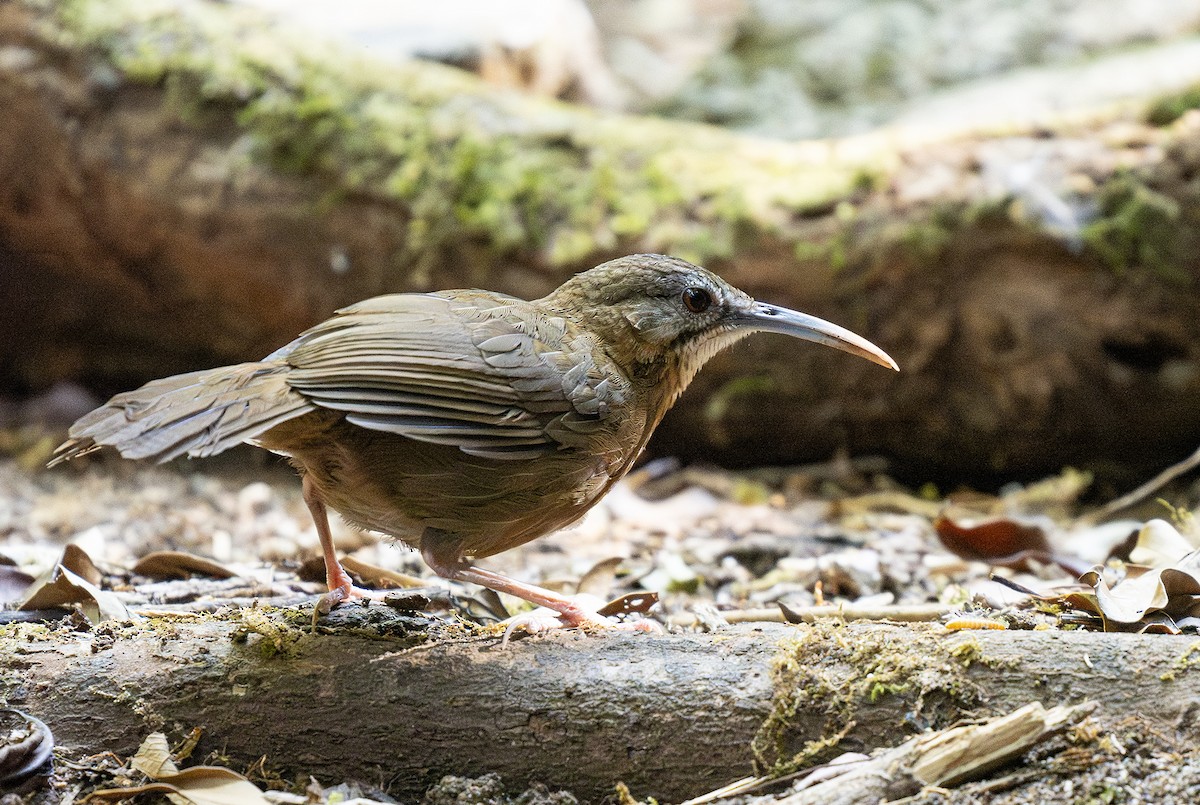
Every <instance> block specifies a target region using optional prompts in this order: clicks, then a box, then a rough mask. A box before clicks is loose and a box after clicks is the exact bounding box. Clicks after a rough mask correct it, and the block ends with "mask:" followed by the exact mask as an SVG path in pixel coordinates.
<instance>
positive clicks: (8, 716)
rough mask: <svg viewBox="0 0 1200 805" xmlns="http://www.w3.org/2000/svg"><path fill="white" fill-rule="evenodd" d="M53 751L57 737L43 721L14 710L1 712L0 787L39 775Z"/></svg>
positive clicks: (6, 709) (7, 709) (8, 709)
mask: <svg viewBox="0 0 1200 805" xmlns="http://www.w3.org/2000/svg"><path fill="white" fill-rule="evenodd" d="M53 750H54V736H53V735H51V734H50V728H49V727H47V726H46V725H45V724H44V723H43V722H42V721H41V720H40V719H36V718H34V717H33V716H31V715H26V714H25V713H22V712H21V711H20V710H16V709H13V708H11V707H8V708H5V709H3V710H0V788H2V787H3V786H4V785H5V784H12V783H17V782H20V781H21V780H22V779H24V778H25V777H28V776H29V775H30V774H33V773H34V772H36V771H37V770H38V769H40V768H41V767H42V766H44V765H45V764H46V761H48V760H50V753H51V752H52V751H53Z"/></svg>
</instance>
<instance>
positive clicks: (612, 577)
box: [575, 556, 625, 598]
mask: <svg viewBox="0 0 1200 805" xmlns="http://www.w3.org/2000/svg"><path fill="white" fill-rule="evenodd" d="M624 561H625V560H624V559H623V558H621V557H620V556H613V557H611V558H609V559H602V560H600V561H599V562H597V563H596V564H594V565H592V567H591V568H590V569H589V570H588V572H586V573H584V574H583V577H582V578H580V579H579V584H577V585H575V592H577V593H586V594H588V595H594V596H596V597H597V598H607V597H608V596H609V595H611V594H612V588H613V585H614V584H615V583H616V581H617V568H618V567H620V566H621V563H622V562H624Z"/></svg>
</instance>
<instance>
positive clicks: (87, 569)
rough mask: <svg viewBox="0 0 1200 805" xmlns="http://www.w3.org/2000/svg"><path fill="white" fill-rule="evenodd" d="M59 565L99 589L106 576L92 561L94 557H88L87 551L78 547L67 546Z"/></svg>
mask: <svg viewBox="0 0 1200 805" xmlns="http://www.w3.org/2000/svg"><path fill="white" fill-rule="evenodd" d="M58 563H59V564H60V565H62V566H63V567H65V568H66V569H67V570H69V571H71V572H72V573H74V574H75V575H76V576H79V577H80V578H82V579H84V580H86V581H87V582H88V583H89V584H94V585H96V586H97V587H99V586H100V584H101V583H102V582H103V581H104V574H103V573H101V572H100V568H98V567H96V563H95V562H93V561H92V557H90V556H88V554H87V551H85V550H84V549H83V548H80V547H79V546H78V545H67V546H65V547H64V548H63V553H62V558H60V559H59V560H58Z"/></svg>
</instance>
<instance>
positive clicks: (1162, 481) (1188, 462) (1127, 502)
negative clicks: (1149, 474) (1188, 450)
mask: <svg viewBox="0 0 1200 805" xmlns="http://www.w3.org/2000/svg"><path fill="white" fill-rule="evenodd" d="M1196 467H1200V449H1197V450H1196V452H1195V453H1192V454H1191V455H1190V456H1188V457H1187V458H1185V459H1184V460H1183V461H1180V462H1179V463H1178V464H1172V465H1171V466H1170V467H1167V468H1166V469H1165V470H1163V471H1162V472H1160V473H1159V474H1158V475H1155V476H1154V477H1153V478H1151V479H1150V480H1149V481H1147V482H1146V483H1144V484H1142V485H1141V486H1139V487H1138V488H1137V489H1135V490H1133V491H1132V492H1129V493H1127V494H1124V495H1121V497H1119V498H1117V499H1116V500H1113V501H1110V502H1109V503H1108V504H1106V505H1104V506H1101V507H1100V508H1099V509H1097V510H1096V511H1094V512H1091V513H1090V514H1086V515H1084V516H1083V517H1081V518H1079V519H1080V520H1082V521H1085V522H1089V523H1098V522H1100V521H1101V520H1104V519H1105V518H1108V517H1112V516H1113V515H1114V514H1116V513H1117V512H1119V511H1121V510H1122V509H1127V508H1129V507H1130V506H1132V505H1134V504H1135V503H1138V502H1140V501H1141V500H1143V499H1145V498H1147V497H1149V496H1150V495H1152V494H1154V493H1155V492H1157V491H1158V490H1159V489H1161V488H1162V487H1164V486H1166V485H1167V484H1169V483H1171V481H1174V480H1175V479H1176V478H1178V477H1179V476H1180V475H1183V474H1184V473H1185V472H1190V471H1191V470H1193V469H1195V468H1196Z"/></svg>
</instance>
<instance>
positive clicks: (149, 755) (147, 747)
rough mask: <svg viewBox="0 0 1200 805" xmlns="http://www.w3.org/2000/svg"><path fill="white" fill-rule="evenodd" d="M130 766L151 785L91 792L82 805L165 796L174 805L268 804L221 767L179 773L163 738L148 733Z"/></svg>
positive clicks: (249, 784) (246, 782) (252, 787)
mask: <svg viewBox="0 0 1200 805" xmlns="http://www.w3.org/2000/svg"><path fill="white" fill-rule="evenodd" d="M130 765H131V766H133V768H135V769H137V770H138V771H140V772H142V773H143V774H145V775H146V776H147V777H149V778H150V779H151V780H153V781H154V782H151V783H146V784H145V785H137V786H127V787H123V788H106V789H101V790H99V791H94V792H92V793H91V794H90V795H89V796H88V797H87V799H85V800H84V802H90V801H92V800H104V801H109V800H122V799H127V798H129V797H133V796H136V795H138V794H165V795H166V797H167V798H168V799H169V800H171V802H173V803H176V805H269V803H270V800H268V799H267V798H266V797H265V796H263V792H262V790H260V789H259V788H258V786H256V785H254V783H252V782H250V781H249V780H247V779H246V778H245V777H243V776H242V775H240V774H238V773H237V772H235V771H233V770H232V769H226V768H223V767H221V766H193V767H192V768H190V769H184V770H183V771H179V770H178V768H177V767H176V765H175V760H174V759H173V758H172V757H171V748H170V746H169V745H168V744H167V737H166V736H165V735H163V734H162V733H161V732H154V733H151V734H150V735H148V736H147V737H146V740H145V741H143V742H142V745H141V747H140V748H139V749H138V751H137V754H136V755H134V756H133V759H132V760H131V761H130Z"/></svg>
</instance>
